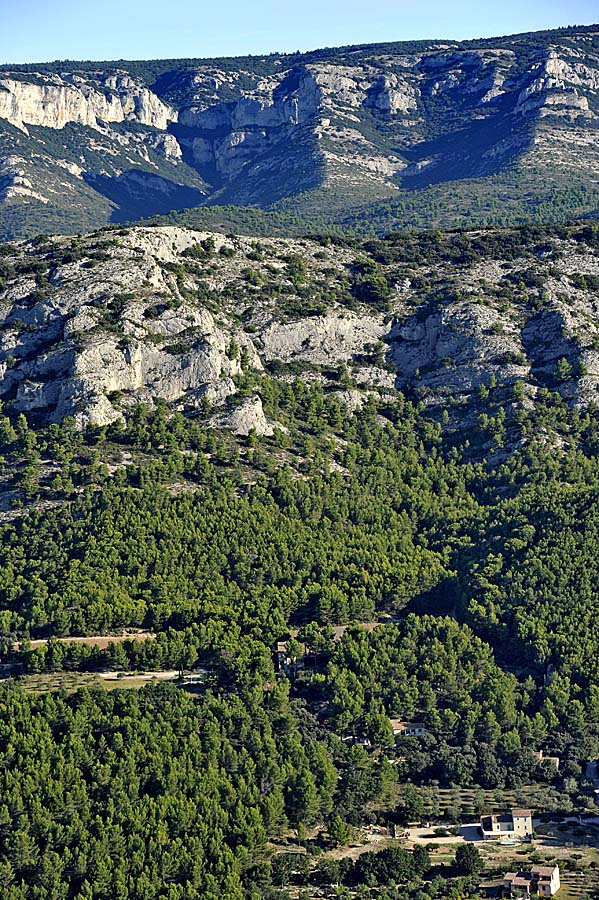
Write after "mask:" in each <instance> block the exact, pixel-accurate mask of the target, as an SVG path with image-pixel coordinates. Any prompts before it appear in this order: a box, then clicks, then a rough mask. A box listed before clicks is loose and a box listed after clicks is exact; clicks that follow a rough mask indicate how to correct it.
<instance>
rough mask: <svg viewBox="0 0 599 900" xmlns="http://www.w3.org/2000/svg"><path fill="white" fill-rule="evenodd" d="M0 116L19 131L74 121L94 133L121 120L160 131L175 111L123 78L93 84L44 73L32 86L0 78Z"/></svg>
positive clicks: (72, 77)
mask: <svg viewBox="0 0 599 900" xmlns="http://www.w3.org/2000/svg"><path fill="white" fill-rule="evenodd" d="M0 118H2V119H7V120H8V121H9V122H10V123H11V124H12V125H15V126H16V127H17V128H20V129H22V130H23V131H26V130H27V125H42V126H44V127H45V128H64V126H65V125H66V124H67V123H68V122H75V123H77V124H79V125H87V126H88V127H89V128H94V129H98V128H100V127H101V125H102V124H103V123H106V122H125V121H131V122H139V123H140V124H142V125H150V126H152V127H153V128H160V129H165V128H166V127H167V125H168V123H169V122H171V121H173V120H174V119H176V112H175V110H174V109H172V108H171V107H169V106H167V105H166V104H165V103H163V102H162V100H160V99H159V97H157V96H156V95H155V94H153V93H152V91H149V90H148V89H147V88H145V87H142V86H141V85H139V84H137V83H136V82H135V81H134V80H133V79H132V78H130V77H129V76H128V75H110V76H108V77H105V78H103V79H102V80H101V81H100V82H99V83H98V84H97V85H96V84H92V83H90V82H88V81H86V80H85V79H83V78H81V77H77V76H59V75H48V76H41V77H40V78H39V79H38V80H36V81H33V82H30V81H23V80H16V79H14V78H0Z"/></svg>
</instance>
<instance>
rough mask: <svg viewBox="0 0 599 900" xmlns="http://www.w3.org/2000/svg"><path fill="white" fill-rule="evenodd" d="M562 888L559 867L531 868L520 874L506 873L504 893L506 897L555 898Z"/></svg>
mask: <svg viewBox="0 0 599 900" xmlns="http://www.w3.org/2000/svg"><path fill="white" fill-rule="evenodd" d="M560 887H561V884H560V878H559V866H536V865H535V866H531V868H530V869H527V870H524V871H520V872H506V874H505V875H504V876H503V893H504V895H505V896H506V897H553V895H554V894H557V892H558V891H559V889H560Z"/></svg>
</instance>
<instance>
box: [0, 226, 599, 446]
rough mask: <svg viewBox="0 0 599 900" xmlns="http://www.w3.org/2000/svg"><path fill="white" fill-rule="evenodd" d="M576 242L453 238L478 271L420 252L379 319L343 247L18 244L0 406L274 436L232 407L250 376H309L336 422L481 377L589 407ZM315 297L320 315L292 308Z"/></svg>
mask: <svg viewBox="0 0 599 900" xmlns="http://www.w3.org/2000/svg"><path fill="white" fill-rule="evenodd" d="M587 231H589V229H588V227H587V228H586V231H585V228H584V227H583V226H580V227H579V234H576V233H574V232H573V236H572V237H570V238H565V237H563V236H562V235H560V236H558V237H555V238H551V236H550V235H547V236H546V238H545V243H544V244H543V245H542V246H543V251H542V252H541V251H540V250H539V247H538V244H537V242H536V239H533V240H532V241H531V242H529V245H528V247H527V248H523V249H522V254H523V256H526V258H523V259H518V258H516V259H514V255H513V254H514V246H515V245H514V240H515V239H516V238H517V239H518V240H520V239H521V237H522V235H521V234H520V233H515V234H512V235H510V234H507V235H506V234H504V233H498V234H492V235H484V234H482V235H481V234H480V233H475V234H473V235H472V236H471V237H468V236H467V235H462V236H460V240H461V241H462V243H461V244H460V247H461V249H460V254H464V256H465V258H471V259H472V260H473V261H472V262H465V261H462V262H461V263H459V265H458V264H457V263H456V261H455V260H454V259H451V258H449V259H448V260H447V261H445V262H444V261H443V260H442V257H441V256H439V258H437V255H436V254H435V253H433V252H432V251H431V257H430V258H429V259H427V260H425V261H424V262H423V263H421V264H416V263H411V265H410V269H409V275H408V273H407V272H404V274H403V277H401V278H398V270H397V264H396V263H390V264H389V265H388V266H387V267H385V266H384V265H383V266H382V270H383V272H384V274H385V276H386V278H387V283H388V284H391V285H392V286H393V287H392V292H391V295H390V297H389V300H388V305H389V310H388V311H387V312H384V313H383V312H376V311H373V309H372V308H371V307H369V306H368V305H367V304H366V303H364V302H358V301H357V298H356V297H355V296H352V295H348V293H347V292H348V284H349V283H350V279H351V278H352V273H355V270H356V252H357V249H356V248H355V247H343V246H341V247H340V246H336V245H334V244H331V245H330V246H324V247H323V245H322V243H320V242H316V241H314V242H312V241H309V240H306V239H304V240H299V239H298V240H285V239H274V238H264V239H261V241H260V244H259V245H257V244H256V242H254V241H253V240H251V239H249V238H239V237H236V238H233V237H231V236H224V235H222V234H213V235H211V234H209V233H207V232H204V233H201V232H196V231H191V230H187V229H183V228H174V227H162V228H134V229H130V230H127V231H126V232H125V233H121V232H109V234H108V236H107V235H106V234H103V233H99V234H95V235H90V236H87V237H82V238H79V239H78V240H76V241H75V242H70V241H69V240H68V239H66V238H52V239H47V240H45V241H41V242H38V243H37V244H35V245H33V244H29V243H22V244H16V245H13V246H12V247H10V248H9V249H8V251H6V250H5V251H4V254H3V256H2V262H3V272H4V273H5V274H4V275H3V278H4V281H3V284H2V286H1V288H0V397H1V398H2V399H3V401H4V403H5V404H6V406H7V407H8V408H9V409H12V410H13V411H23V412H25V413H35V414H36V416H38V417H40V418H46V419H47V420H50V421H58V420H61V419H63V418H64V417H65V416H73V417H74V418H75V421H76V422H77V423H78V424H79V425H80V426H84V425H86V424H88V423H92V424H106V423H109V422H111V421H114V420H115V419H117V418H119V417H120V416H122V414H123V410H124V409H126V408H127V407H128V406H131V405H133V404H135V403H137V402H140V401H141V402H145V403H148V404H152V403H154V402H155V401H156V400H157V399H159V398H160V399H162V400H165V401H167V402H168V403H169V404H170V405H171V406H172V407H173V408H177V409H181V410H183V411H186V412H191V413H194V414H200V415H202V416H203V417H204V418H205V417H206V416H209V415H210V414H211V418H210V419H209V421H210V422H211V424H212V425H214V426H215V427H226V428H230V429H232V430H233V431H235V432H236V433H237V434H240V435H247V434H249V433H250V432H252V431H254V432H256V433H257V434H263V435H271V434H273V431H274V429H275V428H277V427H281V426H278V425H277V423H276V422H272V421H268V419H267V418H266V416H265V414H264V409H263V407H262V403H261V400H260V396H259V394H258V393H256V394H255V395H254V396H251V397H249V398H247V397H245V398H244V399H242V400H241V402H239V401H240V398H238V397H236V396H235V394H236V393H237V391H238V387H239V385H240V383H242V384H243V383H244V376H245V375H249V374H251V373H253V374H254V375H260V374H266V372H268V373H270V377H274V378H280V379H283V380H284V381H286V382H290V381H293V380H294V379H295V378H296V377H300V378H302V379H306V380H310V379H313V380H317V381H318V382H320V383H322V384H323V385H324V386H325V389H326V393H327V394H328V395H329V396H331V397H332V398H336V399H337V400H338V401H339V402H340V403H341V404H343V406H344V407H345V408H346V409H347V410H348V413H352V412H354V411H356V410H358V409H360V407H361V406H362V405H363V403H364V402H365V401H366V400H367V398H368V396H369V395H371V394H375V395H377V396H379V397H383V398H386V397H388V396H390V395H393V393H394V391H396V390H397V389H399V390H402V391H404V392H405V393H406V394H407V395H408V396H409V397H410V399H414V398H416V399H417V400H422V401H424V402H426V403H428V404H433V405H434V404H443V405H444V406H446V405H447V404H448V403H450V404H454V403H457V402H460V401H465V400H468V398H470V397H471V396H472V395H473V393H475V394H479V393H480V395H481V396H483V397H484V386H488V385H490V384H492V383H493V384H496V385H498V386H499V389H503V390H504V392H505V393H504V394H503V396H505V397H510V396H512V395H513V392H512V386H513V385H514V383H515V382H522V383H523V384H524V385H527V386H528V387H527V390H528V391H529V393H530V394H532V393H533V392H534V391H536V390H538V389H539V387H546V388H548V389H549V390H551V391H558V392H559V393H560V394H561V395H562V397H564V398H565V399H566V400H567V401H568V402H570V403H572V404H576V405H579V406H587V405H588V404H590V403H591V402H593V403H596V402H597V399H598V398H599V351H598V350H597V347H599V324H598V320H597V308H598V304H599V301H597V299H596V296H597V294H596V290H597V285H599V255H598V254H597V251H596V249H595V245H594V243H593V240H594V239H593V235H592V233H591V234H590V236H589V235H587V234H586V232H587ZM411 239H412V238H410V237H408V238H406V240H408V241H409V240H411ZM454 239H455V236H453V237H452V238H450V239H449V238H448V239H447V240H454ZM439 240H440V241H441V242H442V241H443V240H445V238H443V237H442V236H440V237H439ZM503 241H505V247H506V249H507V250H508V251H509V252H508V253H507V255H506V258H503V257H502V256H501V246H502V245H503ZM589 241H590V243H588V242H589ZM468 242H470V243H471V246H470V247H469V246H468ZM494 242H496V243H495V244H494ZM489 246H496V247H497V248H498V249H497V253H496V257H495V258H489V256H488V255H485V251H484V250H483V249H481V247H482V248H484V247H487V248H488V247H489ZM367 248H368V243H367V244H365V246H364V248H362V251H363V252H368V251H367ZM471 251H472V252H471ZM449 256H450V257H451V254H450V255H449ZM73 257H76V258H73ZM248 257H249V259H251V262H252V267H253V268H252V270H251V271H252V272H253V275H254V277H253V278H252V279H250V280H249V281H248V277H247V276H248V265H247V264H248ZM548 257H550V259H549V258H548ZM300 260H301V266H300V262H299V261H300ZM290 266H291V268H292V271H290V269H289V267H290ZM11 267H12V269H13V270H14V272H19V271H20V272H21V274H20V275H18V276H14V277H13V276H11V274H10V273H11ZM293 267H295V270H296V275H295V276H293V274H292V272H293ZM298 269H299V270H301V272H302V273H303V274H302V278H301V284H299V285H298V284H297V283H295V284H294V281H293V278H294V277H295V278H296V279H297V270H298ZM32 273H33V274H32ZM425 275H426V278H427V285H426V287H425V288H424V289H423V288H422V284H423V279H424V276H425ZM394 279H395V280H394ZM294 291H298V292H299V293H297V294H295V293H294ZM312 291H315V294H314V296H318V297H320V298H324V297H328V298H329V299H328V307H327V308H326V311H323V312H321V313H320V314H318V315H315V314H314V309H313V308H311V306H310V304H308V306H307V307H306V312H305V314H302V313H301V311H300V310H301V304H302V303H306V302H307V298H308V297H309V295H310V294H311V292H312ZM335 297H345V302H346V303H349V304H350V305H351V306H352V308H351V309H350V308H348V307H347V306H344V305H341V303H339V302H336V301H335V300H334V299H333V298H335ZM290 310H293V313H290ZM240 379H241V382H240ZM245 384H247V382H245ZM259 389H260V388H258V390H259ZM519 391H520V395H522V389H521V388H519Z"/></svg>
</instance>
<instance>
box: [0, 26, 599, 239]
mask: <svg viewBox="0 0 599 900" xmlns="http://www.w3.org/2000/svg"><path fill="white" fill-rule="evenodd" d="M64 68H65V67H64V66H58V65H56V66H48V67H46V68H44V67H36V68H35V70H32V71H30V72H23V71H21V70H19V71H18V72H15V71H11V68H10V66H4V67H0V233H2V230H3V229H4V232H5V233H10V234H18V233H20V229H22V230H27V224H28V223H30V226H29V227H30V228H32V229H33V228H34V227H35V222H36V221H37V220H39V219H40V218H41V216H40V210H39V204H40V203H41V204H43V205H44V206H45V207H46V209H45V210H44V213H43V221H44V222H49V221H52V217H53V215H54V211H56V221H57V223H59V225H60V227H61V228H67V229H68V230H74V231H77V230H83V229H84V228H85V227H88V226H89V224H90V223H94V222H97V223H103V222H105V221H107V220H109V219H110V218H111V217H112V219H113V220H114V219H118V220H123V221H124V220H129V219H131V218H139V216H140V215H143V214H148V215H151V214H153V213H156V212H168V211H169V210H170V208H171V207H173V208H175V209H179V208H185V207H186V206H190V205H196V204H199V203H206V204H213V203H218V204H249V205H259V206H269V205H270V204H272V203H273V202H275V201H278V200H281V199H282V198H285V197H290V196H294V195H298V194H305V193H306V192H310V191H320V192H321V194H319V195H318V196H316V195H312V196H310V197H307V198H306V200H305V202H306V203H307V207H308V208H309V209H311V210H312V208H313V207H314V208H315V209H316V211H317V212H318V211H320V212H324V214H325V217H328V216H337V215H340V216H341V217H342V218H343V211H344V210H346V209H351V210H354V211H355V210H356V208H359V207H363V206H368V204H370V203H373V202H375V201H377V200H383V199H385V198H393V197H395V196H396V195H397V194H398V192H399V191H401V189H402V188H403V187H404V186H407V187H410V188H411V187H412V186H414V185H416V186H426V185H428V184H437V183H442V184H443V183H446V182H447V183H448V185H449V184H451V183H453V182H454V181H456V180H458V181H459V180H462V179H470V178H472V177H476V178H485V177H487V176H489V175H494V174H498V173H501V172H503V171H504V169H505V168H506V167H507V166H509V165H510V164H511V163H513V162H514V161H516V160H518V161H519V172H520V173H521V175H522V191H525V190H529V189H530V186H529V184H528V182H527V175H528V176H531V177H532V176H538V177H539V178H540V184H544V181H543V179H546V180H547V181H548V182H549V183H553V182H554V181H555V182H556V186H557V187H558V188H559V184H558V182H559V181H560V172H562V171H565V170H566V169H567V171H568V173H569V180H570V181H571V180H572V178H574V179H575V180H577V181H578V182H580V183H581V184H583V185H586V186H587V187H589V188H592V187H593V186H594V181H595V179H596V175H597V173H598V172H599V159H598V154H597V152H596V151H595V145H596V141H595V140H594V130H593V129H594V122H595V119H596V115H597V111H598V110H599V105H598V102H597V96H598V93H597V92H598V90H599V54H598V53H597V51H596V50H595V49H594V45H593V43H592V40H590V39H589V38H588V34H587V31H586V30H585V29H579V30H577V29H573V30H572V31H571V32H569V33H568V34H564V33H562V32H556V33H553V34H552V33H540V34H539V35H537V36H534V35H533V36H528V38H527V41H525V42H523V41H521V40H518V39H517V38H509V37H507V38H500V39H497V41H496V42H494V43H493V45H491V44H490V43H489V42H484V44H480V45H479V46H476V45H473V42H470V43H466V44H458V43H455V42H449V43H439V42H438V41H432V42H430V44H429V46H428V47H426V48H425V49H422V50H419V52H418V53H414V48H413V47H412V46H408V47H402V45H401V44H390V45H379V46H378V47H376V48H375V47H363V48H354V49H353V50H352V51H351V52H347V51H345V50H339V51H322V52H316V53H312V54H306V55H304V56H301V57H296V58H293V59H291V58H290V57H286V56H274V57H272V58H268V59H262V60H260V59H256V60H244V61H243V62H242V61H240V63H239V65H238V66H236V65H235V64H226V65H225V64H223V65H219V64H218V63H211V62H205V61H204V62H203V61H201V60H198V61H196V62H193V63H191V64H185V65H184V66H183V65H182V66H181V67H177V66H174V67H171V68H169V67H168V66H167V65H166V64H165V66H164V67H163V70H162V74H161V75H159V77H158V78H157V79H156V80H155V81H154V83H152V84H151V85H150V84H149V81H150V78H149V75H148V76H147V77H148V83H144V82H143V81H142V79H141V78H140V76H139V74H138V73H139V72H140V70H141V71H142V72H143V66H142V67H140V66H137V67H136V70H135V72H136V74H135V77H134V75H133V74H132V72H131V73H130V72H128V71H127V66H126V64H125V63H118V64H111V65H108V66H106V67H105V69H103V70H101V71H92V70H90V68H89V66H86V65H83V64H82V65H81V66H80V67H78V66H77V64H73V65H72V66H69V67H68V71H64ZM151 71H152V72H153V73H155V72H156V71H159V67H156V66H152V68H151ZM152 77H154V76H152ZM11 126H12V127H13V129H14V128H16V129H18V131H17V133H16V134H15V132H14V130H13V131H11V130H10V128H11ZM40 126H42V127H44V128H51V129H61V130H63V129H67V131H68V134H69V136H68V137H67V139H66V140H65V150H64V151H63V150H62V148H61V151H60V154H59V155H58V156H57V155H56V150H55V149H54V146H53V145H52V146H49V145H48V142H44V140H43V136H42V135H40V134H39V132H38V131H37V129H38V128H39V127H40ZM7 129H8V130H7ZM19 132H21V133H22V134H19ZM25 136H27V140H25ZM16 159H18V160H19V161H18V162H16V163H15V160H16ZM140 172H141V173H142V175H141V176H140ZM149 175H152V176H154V178H156V179H161V181H160V183H159V182H156V181H155V182H154V183H153V184H152V185H150V188H151V189H149V190H147V191H145V193H144V190H143V185H138V186H137V187H138V188H139V189H135V184H134V180H135V178H138V179H139V178H140V177H147V176H149ZM570 176H571V177H570ZM518 177H519V176H516V180H517V178H518ZM160 185H161V186H160ZM526 185H528V186H526ZM132 186H133V187H132ZM183 186H185V187H189V188H193V190H192V191H191V192H188V193H187V194H185V193H184V192H183V193H182V192H181V191H180V190H178V189H179V188H181V187H183ZM515 190H516V194H517V193H518V188H515ZM524 202H525V201H524V196H523V197H522V203H523V204H524ZM319 203H320V204H321V207H320V209H319ZM3 209H4V210H6V211H7V212H6V222H8V223H9V224H5V225H4V226H3V225H2V216H3ZM399 209H401V207H400V208H399ZM469 213H470V214H472V210H471V209H470V210H469ZM355 214H359V213H355ZM398 216H400V213H399V211H398ZM15 223H16V224H15ZM20 223H23V224H20ZM77 223H79V227H78V228H77V227H76V224H77ZM9 225H10V229H12V230H10V231H9Z"/></svg>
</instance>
